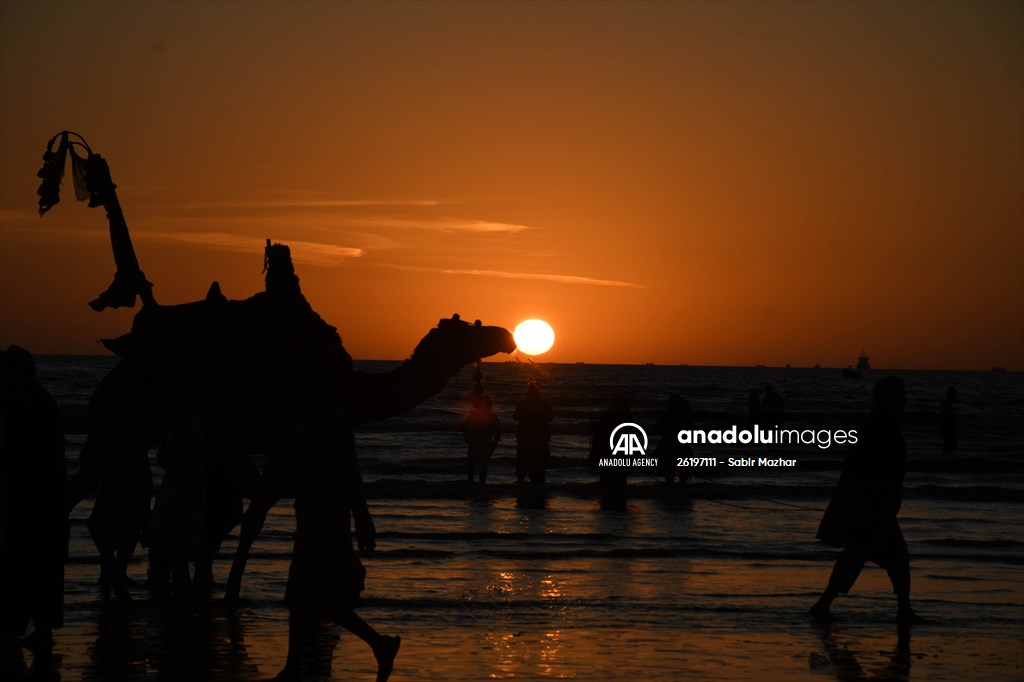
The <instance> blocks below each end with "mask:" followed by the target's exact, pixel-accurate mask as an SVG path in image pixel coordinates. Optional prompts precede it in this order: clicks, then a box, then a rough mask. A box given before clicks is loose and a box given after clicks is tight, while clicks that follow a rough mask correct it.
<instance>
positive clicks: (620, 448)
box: [608, 422, 647, 457]
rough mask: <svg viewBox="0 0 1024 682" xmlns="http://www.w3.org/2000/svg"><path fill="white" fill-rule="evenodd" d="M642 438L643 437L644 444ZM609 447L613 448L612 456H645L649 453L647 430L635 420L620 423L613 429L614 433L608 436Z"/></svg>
mask: <svg viewBox="0 0 1024 682" xmlns="http://www.w3.org/2000/svg"><path fill="white" fill-rule="evenodd" d="M641 438H642V439H643V444H642V445H641V440H640V439H641ZM608 447H609V448H611V453H612V456H615V455H626V456H627V457H632V456H633V455H639V456H640V457H643V456H644V455H645V454H646V453H647V432H646V431H644V429H643V427H642V426H640V425H639V424H634V423H633V422H626V423H625V424H619V425H618V426H616V427H615V429H614V430H613V431H612V435H610V436H608Z"/></svg>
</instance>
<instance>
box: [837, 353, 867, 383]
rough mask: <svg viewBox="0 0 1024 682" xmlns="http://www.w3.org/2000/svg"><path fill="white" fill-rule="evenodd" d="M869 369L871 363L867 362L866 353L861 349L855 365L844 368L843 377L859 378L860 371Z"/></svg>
mask: <svg viewBox="0 0 1024 682" xmlns="http://www.w3.org/2000/svg"><path fill="white" fill-rule="evenodd" d="M869 369H871V363H870V362H868V355H867V353H865V352H864V351H861V352H860V355H859V356H857V366H856V367H846V369H844V370H843V378H844V379H860V373H861V372H866V371H867V370H869Z"/></svg>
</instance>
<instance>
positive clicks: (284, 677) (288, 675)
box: [270, 665, 302, 682]
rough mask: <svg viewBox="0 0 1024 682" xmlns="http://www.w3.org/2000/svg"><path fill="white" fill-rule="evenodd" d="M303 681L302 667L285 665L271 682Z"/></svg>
mask: <svg viewBox="0 0 1024 682" xmlns="http://www.w3.org/2000/svg"><path fill="white" fill-rule="evenodd" d="M301 680H302V671H301V670H300V666H296V665H291V666H290V665H285V666H284V668H282V669H281V672H279V673H278V674H277V675H276V676H275V677H274V678H273V679H272V680H271V681H270V682H293V681H294V682H299V681H301Z"/></svg>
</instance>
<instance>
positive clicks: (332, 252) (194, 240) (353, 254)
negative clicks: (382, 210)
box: [137, 231, 364, 267]
mask: <svg viewBox="0 0 1024 682" xmlns="http://www.w3.org/2000/svg"><path fill="white" fill-rule="evenodd" d="M137 235H138V236H137V239H139V240H140V241H146V240H157V241H174V242H184V243H188V244H195V245H198V246H203V247H207V248H212V249H220V250H223V251H237V252H240V253H258V254H261V253H263V247H264V242H263V241H261V240H259V239H255V238H253V237H247V236H244V235H239V234H228V233H226V232H187V231H183V232H149V231H146V232H138V233H137ZM286 243H287V244H288V246H289V247H290V248H291V252H292V259H293V260H294V261H295V262H297V263H307V264H309V265H321V266H328V267H329V266H333V265H338V264H340V263H342V262H344V261H346V260H348V259H350V258H360V257H361V256H362V255H363V253H364V251H363V250H362V249H359V248H355V247H351V246H338V245H337V244H323V243H320V242H304V241H297V240H295V239H289V240H287V242H286Z"/></svg>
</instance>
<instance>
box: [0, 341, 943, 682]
mask: <svg viewBox="0 0 1024 682" xmlns="http://www.w3.org/2000/svg"><path fill="white" fill-rule="evenodd" d="M478 385H479V382H478ZM0 388H2V458H0V464H2V478H0V481H2V488H3V490H2V492H3V508H2V529H0V530H2V536H0V537H2V549H3V559H2V560H0V569H2V571H3V575H2V578H0V589H2V590H3V594H4V600H3V609H2V613H3V616H2V618H3V625H4V633H3V634H4V636H5V641H6V642H8V643H10V642H14V641H17V639H18V638H20V637H22V636H23V635H24V633H25V632H26V630H27V626H28V624H29V623H30V622H31V623H33V625H34V630H33V632H32V634H31V636H29V637H26V638H24V639H23V640H21V644H22V645H24V646H26V647H29V648H34V649H39V648H43V649H45V648H47V647H50V646H52V644H53V634H52V632H53V630H54V629H55V628H59V627H61V624H62V618H63V564H64V562H65V560H66V555H67V541H68V524H67V519H68V512H69V511H70V509H71V508H73V506H74V504H75V503H77V501H78V499H79V498H78V497H77V496H76V495H77V494H80V493H76V492H75V491H74V490H73V487H74V485H70V486H69V483H68V481H67V478H66V469H65V459H64V437H63V432H62V430H61V426H60V415H59V411H58V408H57V405H56V403H55V402H54V400H53V399H52V398H51V397H50V396H49V395H48V394H47V392H46V391H45V390H44V389H43V388H42V386H41V385H40V384H39V382H38V380H37V379H36V378H35V365H34V360H33V358H32V356H31V354H29V353H28V352H27V351H25V350H24V349H21V348H18V347H16V346H12V347H10V348H8V349H7V350H6V351H3V352H2V353H0ZM764 393H765V397H764V399H763V400H761V401H759V402H758V410H757V412H756V413H754V411H753V410H752V415H751V418H752V419H755V420H756V423H764V424H773V425H780V424H781V423H782V420H783V419H784V416H783V415H784V411H783V407H782V400H781V397H779V396H778V394H777V393H776V392H774V390H773V389H772V387H771V386H765V387H764ZM955 397H956V392H955V389H950V392H949V394H948V396H947V398H946V400H945V401H943V405H942V430H943V435H944V436H945V441H946V444H947V445H948V444H949V441H950V439H953V443H954V444H955V428H954V427H952V426H951V425H950V420H951V416H950V415H951V414H952V401H953V400H954V399H955ZM472 399H473V407H472V411H471V412H470V414H469V415H468V416H467V417H466V419H465V421H464V422H463V425H462V426H463V434H464V436H465V440H466V443H467V451H468V457H467V473H468V478H469V480H471V481H472V480H473V479H474V476H476V477H477V478H478V480H479V481H480V482H481V483H485V482H486V481H487V469H488V461H489V460H490V458H491V455H492V454H493V452H494V450H495V447H496V445H497V444H498V443H499V442H500V438H501V426H500V423H499V421H498V418H497V416H496V414H495V411H494V405H493V402H492V399H491V398H490V397H489V396H487V395H485V394H484V393H483V391H482V389H480V390H478V391H476V392H475V393H474V395H473V397H472ZM905 402H906V398H905V391H904V385H903V382H902V381H901V380H900V379H898V378H896V377H887V378H885V379H882V380H880V381H879V382H877V384H876V385H875V387H874V408H873V411H872V412H871V414H870V416H869V417H868V419H867V421H866V423H865V424H864V426H863V429H862V431H861V432H860V433H861V438H860V439H859V441H858V442H857V444H856V445H854V446H852V447H851V448H850V450H849V452H848V455H847V456H846V459H845V460H844V463H843V467H842V473H841V475H840V478H839V482H838V485H837V487H836V490H835V493H834V495H833V498H832V500H831V502H830V503H829V505H828V508H827V510H826V511H825V514H824V517H823V518H822V521H821V524H820V527H819V530H818V538H819V539H821V540H822V541H823V542H825V543H826V544H829V545H831V546H836V547H839V548H842V551H841V553H840V554H839V555H838V557H837V559H836V562H835V566H834V568H833V571H832V575H831V578H830V579H829V582H828V584H827V586H826V588H825V590H824V591H823V593H822V595H821V597H820V598H819V600H818V602H817V603H816V604H815V605H814V607H813V608H812V609H811V615H812V616H813V617H814V618H815V619H817V620H819V621H827V620H829V619H831V618H832V615H831V611H830V606H831V604H832V602H833V600H834V599H835V598H836V597H837V596H838V595H839V594H842V593H846V592H847V591H848V590H849V589H850V588H851V587H852V585H853V583H854V581H855V580H856V578H857V576H858V575H859V573H860V571H861V569H862V567H863V566H864V564H865V562H866V561H868V560H871V561H873V562H875V563H877V564H878V565H880V566H882V567H883V568H885V569H886V571H887V572H888V574H889V576H890V579H891V581H892V585H893V590H894V592H895V594H896V596H897V602H898V620H899V622H900V623H903V624H905V623H909V622H913V621H914V620H916V619H917V616H916V614H915V613H914V612H913V610H912V608H911V606H910V566H909V557H908V553H907V546H906V542H905V541H904V539H903V535H902V532H901V530H900V527H899V523H898V521H897V515H898V513H899V510H900V504H901V500H902V490H903V478H904V476H905V473H906V465H907V454H906V445H905V443H904V440H903V436H902V434H901V432H900V427H899V418H900V415H901V413H902V412H903V410H904V406H905ZM310 405H311V406H310V407H309V409H308V410H307V412H306V414H305V416H304V417H303V419H302V420H301V421H300V424H299V427H298V434H297V442H298V446H297V447H296V448H295V452H296V454H297V457H298V461H297V462H295V464H294V470H293V471H292V473H291V486H290V488H289V489H290V490H291V491H293V493H294V495H295V500H296V502H295V514H296V531H295V545H294V550H293V557H292V564H291V567H290V569H289V580H288V587H287V592H286V595H285V601H286V603H287V604H288V606H289V609H290V614H291V616H290V633H289V653H288V659H287V665H286V667H285V670H284V671H282V674H281V676H280V678H281V679H293V678H295V679H297V678H299V676H300V675H301V667H302V655H303V654H302V652H303V648H304V646H305V644H306V642H308V641H309V640H310V638H311V636H312V634H311V633H312V632H313V630H314V626H315V624H316V623H317V622H322V621H325V620H326V621H332V622H335V623H338V624H341V625H343V626H345V627H346V628H347V629H349V630H350V631H351V632H353V633H355V634H356V635H357V636H359V637H360V638H361V639H363V640H364V641H365V642H366V643H367V644H368V645H369V646H370V647H371V649H372V651H373V653H374V655H375V656H376V658H377V661H378V666H379V668H378V669H379V673H378V680H385V679H387V677H388V675H389V674H390V671H391V669H392V666H393V663H394V659H395V656H396V654H397V652H398V649H399V646H400V640H399V638H397V637H389V636H386V635H382V634H379V633H378V632H377V631H376V630H374V629H373V628H372V627H371V626H370V625H369V624H367V623H366V622H365V621H363V620H362V619H361V618H360V617H359V616H358V615H357V614H356V613H355V610H354V608H355V606H356V604H357V602H358V599H359V593H360V592H361V590H362V586H363V580H364V577H365V574H366V572H365V569H364V568H363V566H362V564H361V562H360V561H359V558H358V555H357V553H356V551H355V550H354V549H353V541H355V544H356V546H357V547H358V550H359V552H360V553H362V554H364V555H369V554H370V553H372V552H373V549H374V547H375V544H376V541H375V535H376V531H375V528H374V526H373V521H372V519H371V516H370V513H369V510H368V507H367V504H366V498H365V496H364V494H363V492H362V478H361V474H360V472H359V465H358V462H357V460H356V457H355V449H354V442H353V440H352V431H351V429H350V428H348V427H346V426H342V427H340V428H339V427H338V425H339V424H341V425H344V424H347V422H348V419H349V417H348V416H347V415H346V414H345V413H344V412H343V411H342V409H341V408H340V407H339V406H337V405H336V404H333V403H332V402H331V401H319V402H313V403H310ZM751 405H753V401H752V402H751ZM512 416H513V419H514V420H515V421H516V439H517V447H516V466H515V472H516V480H517V482H519V483H525V482H526V481H530V482H532V483H544V482H545V480H546V468H547V464H548V460H549V458H550V440H551V422H552V421H553V419H554V411H553V409H552V406H551V403H550V402H549V401H548V400H547V399H546V398H545V397H544V396H543V394H542V393H541V389H540V386H539V385H538V384H537V383H536V382H530V383H529V384H528V386H527V395H526V397H525V398H524V399H523V400H522V401H521V402H520V403H519V404H518V405H517V407H516V408H515V410H514V412H513V415H512ZM632 421H633V416H632V412H631V410H630V405H629V402H628V400H626V399H625V398H623V397H620V398H616V399H615V400H614V401H613V402H612V404H611V405H610V406H609V408H608V409H607V411H605V413H604V414H603V415H602V416H601V418H600V419H598V420H597V422H596V424H595V425H594V427H593V434H592V435H593V440H594V443H595V448H596V449H598V450H599V449H601V448H605V447H606V446H607V444H608V435H609V434H610V433H611V431H612V429H614V428H615V427H616V426H618V425H619V424H623V423H629V422H632ZM692 425H693V421H692V417H691V414H690V405H689V402H688V401H687V400H686V399H685V398H683V397H682V396H680V395H678V394H672V395H671V396H670V397H669V400H668V403H667V406H666V409H665V410H664V412H663V413H662V414H661V415H660V417H659V418H658V420H657V423H656V427H655V429H656V432H657V434H658V435H659V436H660V441H659V443H658V445H657V446H656V448H655V456H656V457H657V459H658V460H659V461H662V460H666V461H669V462H671V463H672V464H673V466H671V467H666V468H665V469H664V470H663V472H662V474H663V476H664V480H665V482H666V483H667V484H670V485H671V484H674V483H676V482H677V481H680V480H681V477H679V476H678V475H677V473H676V471H675V467H674V463H675V457H676V456H678V455H679V454H680V452H682V451H684V450H688V449H689V447H690V446H687V445H682V444H680V443H678V441H677V439H675V438H674V437H672V436H674V434H676V433H678V432H679V431H680V430H682V429H688V428H692ZM207 447H208V446H207V442H206V437H205V435H204V429H203V425H202V423H201V422H200V420H199V419H198V417H197V416H196V415H195V414H185V415H182V416H181V418H180V419H179V420H178V421H177V423H176V424H175V425H174V426H173V428H171V429H170V430H169V431H168V435H167V437H166V438H165V440H164V443H163V445H162V446H161V447H160V450H159V455H158V463H159V464H160V466H161V467H162V468H163V469H164V470H165V472H166V473H165V476H164V479H163V484H162V486H161V489H160V491H159V493H158V495H157V498H156V504H155V506H154V507H153V509H152V511H150V509H149V507H150V502H151V500H150V496H151V489H152V488H151V486H152V481H151V479H150V478H149V468H148V464H147V465H146V467H145V471H144V473H145V475H144V476H143V475H140V474H139V472H136V471H134V470H133V468H132V467H133V466H135V465H134V464H132V463H130V462H121V463H120V469H119V470H118V471H116V472H114V474H115V476H114V477H111V476H110V475H109V474H107V475H105V476H104V477H103V479H102V480H103V483H104V484H108V485H109V484H110V483H111V481H112V482H113V483H114V484H117V483H123V482H124V480H128V481H132V482H134V483H133V484H134V485H137V486H138V488H139V489H138V490H136V491H135V492H134V496H133V498H132V499H130V500H127V501H125V500H120V501H119V504H120V507H115V510H121V511H123V510H124V509H125V508H126V507H125V505H130V504H135V503H137V504H138V505H139V506H140V507H144V508H145V512H146V523H145V525H144V527H142V528H139V527H137V526H138V524H137V521H133V520H131V519H126V518H120V517H118V516H117V515H116V513H113V511H114V510H111V511H106V512H105V511H104V510H103V508H102V506H101V497H102V496H98V497H97V503H96V505H95V506H94V508H93V514H92V516H91V517H90V522H89V526H88V527H89V531H90V533H91V534H92V536H93V538H94V541H95V542H96V544H97V547H98V549H99V551H100V553H101V558H102V564H101V568H102V570H103V573H102V574H101V584H102V587H103V589H104V590H106V591H112V592H113V593H114V594H115V595H117V596H119V597H121V598H124V599H129V598H130V596H129V595H128V593H127V585H128V582H127V580H126V578H125V575H124V571H125V570H126V569H127V566H128V562H129V560H130V558H131V556H132V553H133V552H134V550H135V545H136V543H137V542H139V541H141V542H142V543H143V544H145V545H148V546H149V548H150V560H151V567H150V578H151V582H155V583H159V581H161V580H170V581H171V582H172V583H173V584H174V585H175V586H178V587H182V586H183V587H184V589H186V590H188V589H189V588H190V587H193V586H190V584H189V583H190V580H189V576H190V570H189V565H190V563H195V562H196V558H197V557H198V556H202V555H203V550H202V546H203V535H204V533H206V534H209V533H210V529H209V528H208V524H207V518H206V517H205V514H204V512H205V511H206V505H208V504H209V503H210V500H213V499H215V498H214V497H211V496H210V495H209V489H208V488H209V486H212V485H216V483H215V479H216V477H215V476H210V471H209V469H208V466H207ZM325 450H331V451H335V452H340V453H342V456H339V457H322V456H317V455H316V453H318V452H322V451H325ZM304 453H305V454H304ZM691 454H692V452H691ZM593 456H595V454H594V452H592V457H593ZM106 466H108V467H109V466H113V465H112V464H111V463H107V464H106ZM626 475H627V474H626V473H625V472H624V471H622V470H617V469H610V468H609V469H601V470H599V479H600V490H601V495H602V505H605V504H606V503H607V504H608V505H609V506H613V507H614V506H617V505H618V504H620V503H624V500H625V497H624V495H625V493H624V487H625V481H626ZM283 494H284V493H283V492H280V493H279V495H283ZM263 514H264V515H265V511H263ZM352 522H354V525H355V534H354V536H353V534H352ZM132 524H135V525H132ZM133 528H134V531H133V530H132V529H133ZM132 532H134V533H135V535H134V537H132V536H131V533H132ZM222 532H223V531H222ZM126 537H131V538H132V539H131V540H130V541H128V540H126V539H125V538H126ZM250 542H251V541H250ZM119 552H120V553H121V554H120V556H118V553H119ZM12 557H13V558H14V559H12ZM243 566H244V564H243ZM207 570H208V567H207ZM110 572H113V574H111V573H110ZM157 586H158V585H157ZM187 593H188V594H191V595H193V596H194V594H195V592H194V591H190V592H187ZM235 596H237V593H236V595H235Z"/></svg>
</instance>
